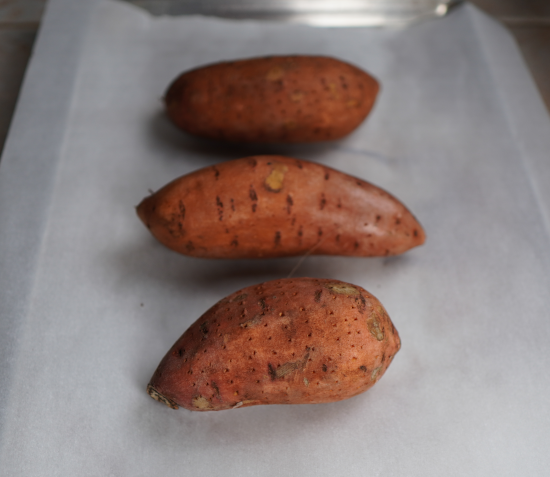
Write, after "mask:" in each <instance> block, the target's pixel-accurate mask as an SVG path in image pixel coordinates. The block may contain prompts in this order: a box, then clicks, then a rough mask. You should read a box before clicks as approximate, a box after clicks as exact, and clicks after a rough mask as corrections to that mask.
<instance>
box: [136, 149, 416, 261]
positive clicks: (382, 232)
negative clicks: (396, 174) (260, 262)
mask: <svg viewBox="0 0 550 477" xmlns="http://www.w3.org/2000/svg"><path fill="white" fill-rule="evenodd" d="M137 213H138V215H139V217H140V218H141V220H142V221H143V222H144V223H145V225H146V226H147V227H148V228H149V230H150V231H151V232H152V234H153V235H154V236H155V237H156V238H157V239H158V240H159V241H160V242H162V243H163V244H164V245H166V246H167V247H169V248H170V249H172V250H175V251H177V252H180V253H183V254H186V255H191V256H195V257H206V258H259V257H282V256H296V255H303V254H306V253H311V254H318V255H352V256H385V255H395V254H399V253H402V252H405V251H406V250H408V249H410V248H412V247H415V246H417V245H421V244H422V243H423V242H424V239H425V235H424V231H423V229H422V227H421V226H420V224H419V223H418V222H417V221H416V219H415V218H414V216H413V215H412V214H411V213H410V212H409V211H408V210H407V209H406V208H405V206H404V205H403V204H401V202H399V201H398V200H397V199H396V198H394V197H392V196H391V195H390V194H388V193H387V192H385V191H383V190H382V189H379V188H378V187H376V186H374V185H372V184H369V183H368V182H365V181H362V180H360V179H357V178H355V177H352V176H349V175H346V174H343V173H341V172H338V171H336V170H334V169H330V168H328V167H326V166H321V165H319V164H314V163H311V162H307V161H303V160H297V159H292V158H289V157H283V156H255V157H248V158H243V159H237V160H234V161H229V162H225V163H222V164H218V165H216V166H211V167H206V168H204V169H201V170H199V171H196V172H193V173H191V174H188V175H186V176H183V177H180V178H179V179H176V180H175V181H173V182H171V183H170V184H168V185H166V186H165V187H163V188H162V189H160V190H159V191H158V192H156V193H155V194H153V195H151V196H149V197H147V198H145V199H144V200H143V201H142V202H141V203H140V204H139V205H138V207H137Z"/></svg>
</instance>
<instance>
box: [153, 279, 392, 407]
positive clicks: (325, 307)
mask: <svg viewBox="0 0 550 477" xmlns="http://www.w3.org/2000/svg"><path fill="white" fill-rule="evenodd" d="M400 346H401V342H400V339H399V335H398V333H397V331H396V329H395V328H394V326H393V324H392V322H391V320H390V318H389V316H388V314H387V312H386V310H384V307H383V306H382V305H381V304H380V302H379V301H378V300H377V299H376V298H375V297H374V296H372V295H371V294H370V293H368V292H367V291H366V290H364V289H363V288H361V287H359V286H356V285H351V284H349V283H344V282H341V281H338V280H327V279H315V278H294V279H284V280H276V281H271V282H266V283H262V284H259V285H256V286H251V287H248V288H245V289H243V290H240V291H238V292H235V293H233V294H232V295H229V296H228V297H227V298H224V299H223V300H221V301H219V302H218V303H217V304H215V305H214V306H213V307H212V308H210V309H209V310H208V311H207V312H206V313H204V315H202V316H201V317H200V318H199V319H198V320H197V321H196V322H195V323H193V324H192V325H191V327H190V328H189V329H188V330H187V331H186V332H185V333H184V334H183V336H182V337H181V338H180V339H179V340H178V341H177V342H176V343H175V344H174V346H172V348H171V349H170V350H169V351H168V353H167V354H166V356H165V357H164V358H163V360H162V361H161V363H160V365H159V366H158V368H157V370H156V371H155V373H154V375H153V377H152V378H151V381H150V383H149V385H148V387H147V392H148V393H149V394H150V395H151V396H152V397H153V398H154V399H156V400H158V401H160V402H162V403H164V404H166V405H167V406H169V407H171V408H174V409H178V407H179V406H181V407H184V408H186V409H189V410H192V411H220V410H223V409H234V408H238V407H246V406H254V405H257V404H306V403H322V402H332V401H339V400H342V399H347V398H350V397H352V396H355V395H357V394H359V393H362V392H364V391H366V390H367V389H369V388H370V387H371V386H373V385H374V384H375V383H376V382H377V381H378V380H379V379H380V377H382V375H383V374H384V372H385V371H386V369H387V368H388V366H389V365H390V363H391V361H392V358H393V357H394V356H395V354H396V353H397V351H399V348H400Z"/></svg>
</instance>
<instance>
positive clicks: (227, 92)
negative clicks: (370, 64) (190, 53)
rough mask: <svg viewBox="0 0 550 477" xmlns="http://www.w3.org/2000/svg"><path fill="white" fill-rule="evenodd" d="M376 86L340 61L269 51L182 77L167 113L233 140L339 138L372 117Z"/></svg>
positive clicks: (190, 128)
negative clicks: (263, 55) (278, 53)
mask: <svg viewBox="0 0 550 477" xmlns="http://www.w3.org/2000/svg"><path fill="white" fill-rule="evenodd" d="M378 90H379V84H378V82H377V81H376V79H374V78H373V77H372V76H370V75H369V74H367V73H365V72H364V71H362V70H361V69H359V68H357V67H355V66H353V65H350V64H348V63H345V62H343V61H340V60H337V59H334V58H329V57H323V56H272V57H268V58H252V59H247V60H239V61H231V62H223V63H217V64H213V65H208V66H204V67H201V68H197V69H195V70H192V71H189V72H186V73H184V74H182V75H181V76H179V77H178V78H177V79H176V80H175V81H174V82H173V83H172V84H171V85H170V87H169V88H168V91H167V92H166V95H165V103H166V111H167V113H168V116H169V117H170V119H171V120H172V121H173V122H174V124H176V125H177V126H178V127H180V128H181V129H183V130H184V131H186V132H188V133H189V134H192V135H196V136H201V137H205V138H211V139H221V140H227V141H231V142H253V143H254V142H256V143H271V142H289V143H295V142H316V141H329V140H335V139H339V138H341V137H343V136H346V135H347V134H349V133H350V132H352V131H353V130H354V129H355V128H357V126H359V124H361V122H362V121H363V120H364V119H365V118H366V117H367V115H368V114H369V112H370V110H371V109H372V106H373V104H374V101H375V99H376V96H377V94H378Z"/></svg>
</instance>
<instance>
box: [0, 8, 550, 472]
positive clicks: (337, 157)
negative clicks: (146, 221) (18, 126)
mask: <svg viewBox="0 0 550 477" xmlns="http://www.w3.org/2000/svg"><path fill="white" fill-rule="evenodd" d="M83 35H84V43H83V49H82V52H81V56H80V60H79V62H78V67H77V69H76V72H75V78H76V79H75V84H74V88H73V89H72V90H70V91H68V97H67V103H68V104H69V113H68V114H69V121H68V124H67V128H66V130H65V132H64V134H63V139H62V147H61V148H60V149H61V154H60V156H59V159H58V161H57V166H56V170H55V174H56V175H55V183H54V185H53V188H52V191H51V194H49V196H48V204H47V206H45V209H46V210H47V219H46V226H45V230H44V231H43V232H41V237H40V240H41V242H40V250H39V254H38V257H37V261H36V267H35V271H33V286H32V293H31V295H30V297H29V300H28V307H27V309H26V310H27V311H26V313H25V315H24V317H23V318H22V319H21V322H20V324H19V326H18V328H17V330H18V331H17V346H16V347H15V351H14V353H13V355H14V356H13V359H11V360H10V361H9V366H10V373H9V375H10V379H9V389H8V391H7V394H6V396H7V397H6V398H5V402H4V404H3V409H4V410H5V412H4V413H3V414H2V422H1V434H0V475H3V476H4V475H5V476H26V477H28V476H77V475H78V476H145V475H148V476H150V475H154V476H157V477H158V476H163V475H182V476H183V475H190V476H191V475H209V476H213V475H239V476H260V475H261V476H274V477H275V476H283V475H284V476H331V477H334V476H396V477H397V476H423V477H426V476H434V477H435V476H438V477H440V476H442V475H445V476H464V475H468V476H488V475H498V476H518V475H530V476H543V475H547V472H548V468H549V465H550V453H549V452H547V451H548V449H549V448H550V415H549V410H550V405H549V397H548V396H550V380H549V378H548V369H550V351H549V347H548V342H549V339H550V320H549V317H550V300H549V298H548V295H549V290H550V280H549V278H550V277H549V270H550V238H549V235H548V232H549V230H548V210H549V209H548V206H549V205H550V202H549V200H548V198H549V196H548V192H547V191H546V189H545V188H544V184H545V182H544V179H545V178H547V177H549V176H548V174H549V169H550V165H549V164H548V163H546V162H545V159H544V151H545V150H548V149H545V148H546V146H547V144H548V141H546V139H541V138H540V134H535V133H534V132H533V131H541V127H542V128H543V129H542V130H544V131H546V133H548V132H550V127H548V124H549V122H548V116H547V115H546V113H541V111H542V109H540V108H542V106H541V105H540V98H538V96H537V94H536V92H535V89H534V87H533V85H532V82H531V80H530V79H529V77H528V75H527V73H526V71H525V67H524V65H523V63H522V62H521V60H520V59H519V54H518V52H517V49H515V46H514V45H513V42H512V40H511V39H510V36H509V35H508V34H507V33H506V31H505V30H504V29H502V28H501V27H500V26H498V25H497V24H496V23H494V22H493V21H492V20H489V19H488V18H486V17H484V16H483V15H482V14H481V13H479V12H478V11H477V10H475V9H474V8H473V7H471V6H469V5H466V6H463V7H461V8H458V9H457V10H456V11H455V12H453V14H452V15H450V16H449V17H447V18H444V19H441V20H437V21H430V22H425V23H422V24H418V25H415V26H412V27H410V28H406V29H402V30H383V29H362V28H357V29H315V28H310V27H305V26H298V25H284V24H277V23H265V22H261V23H260V22H252V21H226V20H220V19H214V18H201V17H185V18H183V17H180V18H152V17H150V16H149V15H148V14H146V13H145V12H143V11H141V10H139V9H136V8H134V7H131V6H128V5H126V4H122V3H115V2H111V1H107V0H104V1H100V2H97V3H96V7H94V9H93V11H92V13H91V16H90V18H89V22H88V23H87V24H86V25H85V27H84V26H83ZM295 53H298V54H323V55H333V56H336V57H339V58H341V59H343V60H346V61H349V62H351V63H354V64H356V65H358V66H360V67H362V68H364V69H365V70H367V71H369V72H371V73H372V74H373V75H374V76H376V77H377V78H378V79H379V80H380V82H381V84H382V91H381V94H380V96H379V99H378V101H377V103H376V106H375V108H374V110H373V112H372V113H371V115H370V117H369V118H368V120H367V121H366V122H365V123H364V124H363V125H362V126H361V127H360V128H359V129H358V130H357V131H356V132H355V133H353V134H352V135H351V136H350V137H348V138H347V139H345V140H343V141H340V142H336V143H330V144H322V145H312V146H285V147H283V146H269V147H260V146H247V147H239V146H221V145H213V144H209V143H208V142H201V141H196V140H193V139H190V138H188V137H186V136H185V135H184V134H182V133H181V132H179V131H177V130H176V129H175V128H174V127H173V126H172V125H171V124H170V123H169V122H168V120H167V119H166V118H165V116H164V114H163V111H162V104H161V102H160V98H161V97H162V95H163V93H164V91H165V88H166V86H167V85H168V84H169V82H170V81H171V80H172V79H173V78H174V77H175V76H176V75H177V74H179V73H180V72H182V71H184V70H187V69H190V68H193V67H195V66H198V65H202V64H205V63H209V62H214V61H218V60H226V59H234V58H243V57H249V56H257V55H269V54H295ZM509 58H511V59H509ZM52 67H56V66H55V65H54V64H52ZM510 92H518V94H520V95H526V96H525V97H526V99H525V100H523V101H521V102H519V103H518V100H517V98H516V97H515V96H514V97H512V96H513V95H512V96H511V95H510ZM43 100H44V101H47V100H48V99H47V97H44V99H43ZM537 108H538V109H537ZM47 119H48V118H47V117H45V118H44V121H47ZM529 121H532V122H533V124H535V123H536V124H537V128H538V129H533V128H532V127H529ZM541 125H542V126H541ZM15 132H16V131H14V133H15ZM545 141H546V142H545ZM263 153H283V154H288V155H294V156H296V157H301V158H304V159H308V160H312V161H316V162H319V163H323V164H325V165H327V166H330V167H334V168H337V169H340V170H342V171H344V172H347V173H350V174H353V175H356V176H358V177H361V178H363V179H365V180H368V181H370V182H373V183H374V184H377V185H379V186H381V187H383V188H385V189H386V190H388V191H389V192H391V193H392V194H394V195H396V196H397V197H399V198H400V199H401V200H402V201H403V202H404V203H405V204H406V205H407V206H408V207H409V208H410V209H411V210H412V211H413V213H414V214H415V215H416V216H417V217H418V219H419V220H420V222H421V223H422V224H423V226H424V227H425V229H426V232H427V235H428V240H427V243H426V244H425V245H424V246H423V247H421V248H418V249H415V250H412V251H410V252H408V253H407V254H405V255H403V256H399V257H394V258H387V259H383V258H380V259H354V258H340V257H309V258H307V259H306V260H305V261H304V263H303V264H302V265H301V266H300V268H299V269H298V271H297V273H296V275H298V276H315V277H325V278H329V277H330V278H336V279H340V280H344V281H348V282H352V283H356V284H358V285H360V286H363V287H365V288H367V289H368V290H370V291H371V292H372V293H374V294H375V295H376V296H377V297H378V298H379V299H380V300H381V301H382V303H384V305H385V307H386V308H387V310H388V312H389V314H390V316H391V317H392V320H393V322H394V324H395V326H396V328H397V329H398V331H399V333H400V336H401V339H402V342H403V347H402V350H401V351H400V353H399V354H398V355H397V356H396V358H395V360H394V362H393V363H392V365H391V367H390V368H389V370H388V372H387V373H386V375H385V376H384V377H383V379H382V380H381V381H380V382H379V383H378V384H377V385H376V386H375V387H374V388H373V389H371V390H370V391H368V392H367V393H365V394H363V395H360V396H357V397H355V398H352V399H350V400H347V401H343V402H339V403H332V404H322V405H302V406H258V407H254V408H247V409H240V410H235V411H225V412H218V413H214V412H212V413H192V412H188V411H186V410H179V411H173V410H171V409H169V408H167V407H165V406H162V405H161V404H158V403H156V402H154V401H153V400H152V399H151V398H150V397H149V396H148V395H147V394H146V393H145V387H146V385H147V383H148V379H149V378H150V376H151V375H152V373H153V371H154V370H155V368H156V366H157V364H158V362H159V361H160V359H161V358H162V356H163V355H164V353H165V352H166V351H167V350H168V348H169V347H170V346H171V345H172V344H173V342H174V341H175V340H176V339H177V338H178V337H179V336H180V335H181V334H182V333H183V332H184V331H185V329H186V328H187V327H188V326H189V325H190V324H191V323H192V322H193V321H194V320H195V319H196V318H197V317H198V316H200V314H202V313H203V312H204V311H205V310H206V309H207V308H209V307H210V306H211V305H212V304H213V303H215V302H216V301H217V300H219V299H220V298H222V297H223V296H225V295H227V294H229V293H231V292H233V291H236V290H237V289H239V288H241V287H244V286H248V285H251V284H254V283H257V282H260V281H264V280H268V279H275V278H279V277H286V276H287V275H288V274H289V272H290V271H291V270H292V269H293V268H294V266H295V265H296V263H297V261H298V259H296V258H292V259H281V260H258V261H215V260H199V259H193V258H188V257H184V256H179V255H177V254H175V253H173V252H171V251H169V250H167V249H166V248H164V247H163V246H162V245H160V244H159V243H157V242H156V241H155V240H154V239H153V238H152V237H151V236H150V234H149V233H148V231H147V230H146V229H145V228H144V227H143V225H142V224H141V223H140V221H139V220H138V218H137V216H136V215H135V212H134V206H135V205H136V204H137V203H138V202H139V201H140V200H141V199H142V197H144V196H145V195H147V194H148V189H153V190H156V189H158V188H159V187H161V186H162V185H164V184H165V183H167V182H168V181H170V180H172V179H174V178H176V177H178V176H180V175H182V174H185V173H187V172H190V171H193V170H196V169H198V168H201V167H204V166H207V165H211V164H214V163H217V162H220V161H224V160H228V159H233V158H237V157H241V156H245V155H252V154H263ZM6 167H7V166H6ZM0 172H1V169H0ZM21 193H22V194H23V193H29V194H32V191H30V190H27V191H25V190H22V191H21ZM29 233H33V231H32V230H31V231H29ZM1 246H2V244H0V247H1ZM2 339H3V340H4V344H6V345H7V338H6V337H0V340H2ZM0 343H1V341H0Z"/></svg>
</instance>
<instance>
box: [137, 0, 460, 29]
mask: <svg viewBox="0 0 550 477" xmlns="http://www.w3.org/2000/svg"><path fill="white" fill-rule="evenodd" d="M460 1H461V0H343V1H334V0H284V1H281V0H269V1H268V0H263V1H254V0H238V1H232V2H227V1H223V0H222V1H215V0H209V1H198V0H189V1H182V0H180V1H177V0H176V1H165V2H162V1H160V2H159V1H147V0H145V1H139V0H138V1H137V2H133V3H135V4H137V5H140V6H142V7H143V8H145V9H147V10H148V11H150V12H151V13H153V14H157V15H158V14H164V15H189V14H202V15H213V16H219V17H224V18H240V19H244V18H248V19H256V20H275V21H284V22H293V23H302V24H307V25H313V26H327V27H328V26H333V27H353V26H376V27H387V26H393V27H395V26H404V25H406V24H409V23H413V22H417V21H420V20H423V19H427V18H434V17H441V16H444V15H446V14H447V13H448V12H449V10H450V9H451V8H452V7H453V6H455V5H457V4H458V3H460Z"/></svg>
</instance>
